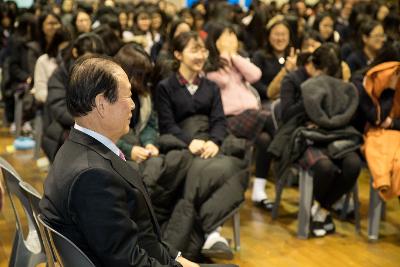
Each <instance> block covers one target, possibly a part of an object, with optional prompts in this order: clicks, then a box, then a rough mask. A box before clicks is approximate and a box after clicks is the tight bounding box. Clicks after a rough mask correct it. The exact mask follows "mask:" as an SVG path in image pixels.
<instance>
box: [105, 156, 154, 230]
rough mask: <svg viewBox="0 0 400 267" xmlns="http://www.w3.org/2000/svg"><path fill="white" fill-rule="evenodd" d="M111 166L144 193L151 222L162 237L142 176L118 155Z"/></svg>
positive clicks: (112, 160)
mask: <svg viewBox="0 0 400 267" xmlns="http://www.w3.org/2000/svg"><path fill="white" fill-rule="evenodd" d="M111 164H112V166H113V168H114V170H115V171H116V172H118V173H119V175H121V176H122V177H123V178H124V179H125V180H126V181H127V182H128V183H130V184H131V185H132V186H134V187H136V188H137V189H138V190H139V191H140V192H141V193H142V195H143V197H144V199H145V201H146V205H147V209H148V210H149V211H150V214H151V220H152V221H153V225H154V226H155V228H156V231H157V234H158V236H159V237H161V231H160V226H159V225H158V221H157V217H156V215H155V213H154V210H153V207H152V204H151V200H150V197H149V194H148V193H147V190H146V189H145V187H144V184H143V181H142V180H141V175H140V174H139V173H138V172H137V171H136V170H134V169H133V168H131V167H130V166H129V165H128V163H126V162H125V161H123V160H121V159H120V158H119V157H117V156H116V155H115V157H112V158H111ZM134 177H137V179H135V178H134Z"/></svg>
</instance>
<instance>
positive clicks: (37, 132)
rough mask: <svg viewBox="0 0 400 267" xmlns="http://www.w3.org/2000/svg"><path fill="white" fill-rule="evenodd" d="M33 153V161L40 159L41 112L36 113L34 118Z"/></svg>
mask: <svg viewBox="0 0 400 267" xmlns="http://www.w3.org/2000/svg"><path fill="white" fill-rule="evenodd" d="M34 131H35V151H34V156H33V157H34V159H38V158H40V147H41V144H42V135H43V118H42V112H41V111H37V113H36V116H35V129H34Z"/></svg>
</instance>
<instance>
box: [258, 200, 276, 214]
mask: <svg viewBox="0 0 400 267" xmlns="http://www.w3.org/2000/svg"><path fill="white" fill-rule="evenodd" d="M253 203H254V205H255V206H256V207H259V208H261V209H263V210H266V211H271V210H272V209H273V208H274V202H273V201H271V200H269V199H268V198H264V199H263V200H260V201H254V200H253Z"/></svg>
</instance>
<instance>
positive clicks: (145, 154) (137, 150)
mask: <svg viewBox="0 0 400 267" xmlns="http://www.w3.org/2000/svg"><path fill="white" fill-rule="evenodd" d="M149 157H150V151H149V150H147V149H145V148H143V147H140V146H134V147H133V148H132V151H131V158H132V159H133V160H134V161H135V162H137V163H141V162H143V161H145V160H146V159H148V158H149Z"/></svg>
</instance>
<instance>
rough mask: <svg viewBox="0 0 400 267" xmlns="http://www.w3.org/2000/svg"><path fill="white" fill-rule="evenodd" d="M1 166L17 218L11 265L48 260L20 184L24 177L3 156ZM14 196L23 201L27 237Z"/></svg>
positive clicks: (23, 264) (26, 264) (34, 263)
mask: <svg viewBox="0 0 400 267" xmlns="http://www.w3.org/2000/svg"><path fill="white" fill-rule="evenodd" d="M0 168H1V171H2V173H3V177H4V184H5V188H6V191H7V193H8V196H9V198H10V202H11V206H12V209H13V211H14V214H15V219H16V233H15V237H14V243H13V248H12V252H11V256H10V261H9V266H16V267H25V266H36V265H37V264H39V263H42V262H46V255H45V254H44V252H43V247H42V243H41V240H40V236H39V234H38V233H39V229H38V228H37V224H36V222H35V218H34V217H33V211H32V207H31V204H30V202H29V199H28V198H27V197H26V195H25V194H24V192H23V191H22V190H21V188H20V186H19V183H20V182H22V179H21V177H20V176H19V174H18V173H17V172H16V171H15V169H14V168H13V167H12V166H11V165H10V164H9V163H8V162H7V161H5V160H4V159H3V158H1V157H0ZM12 196H16V197H17V198H18V200H19V201H20V202H21V204H22V207H23V210H24V214H25V216H26V218H27V221H28V235H27V238H26V239H25V238H24V233H23V230H22V229H23V228H22V223H21V219H20V217H19V214H18V212H17V209H16V206H15V203H14V200H13V198H12Z"/></svg>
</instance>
